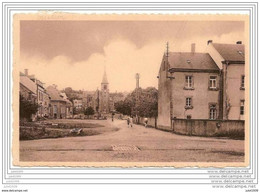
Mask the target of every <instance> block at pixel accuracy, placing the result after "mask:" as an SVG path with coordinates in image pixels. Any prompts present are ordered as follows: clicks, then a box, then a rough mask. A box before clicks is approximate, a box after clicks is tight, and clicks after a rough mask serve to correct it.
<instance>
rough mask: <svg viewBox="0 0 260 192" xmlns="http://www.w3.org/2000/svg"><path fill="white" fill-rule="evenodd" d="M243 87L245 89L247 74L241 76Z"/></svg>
mask: <svg viewBox="0 0 260 192" xmlns="http://www.w3.org/2000/svg"><path fill="white" fill-rule="evenodd" d="M240 88H241V89H245V75H242V76H241V87H240Z"/></svg>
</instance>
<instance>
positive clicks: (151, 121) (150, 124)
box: [134, 117, 157, 128]
mask: <svg viewBox="0 0 260 192" xmlns="http://www.w3.org/2000/svg"><path fill="white" fill-rule="evenodd" d="M147 119H148V123H147V124H148V127H155V128H156V126H157V119H156V118H147ZM134 123H136V124H137V123H138V124H141V125H144V117H139V122H138V121H137V119H136V117H134Z"/></svg>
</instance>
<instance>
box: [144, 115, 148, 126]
mask: <svg viewBox="0 0 260 192" xmlns="http://www.w3.org/2000/svg"><path fill="white" fill-rule="evenodd" d="M147 125H148V118H147V117H145V118H144V126H145V127H147Z"/></svg>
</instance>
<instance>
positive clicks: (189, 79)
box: [185, 75, 193, 88]
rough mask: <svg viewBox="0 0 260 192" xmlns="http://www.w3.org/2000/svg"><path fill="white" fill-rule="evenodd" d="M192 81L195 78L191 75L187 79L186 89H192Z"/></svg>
mask: <svg viewBox="0 0 260 192" xmlns="http://www.w3.org/2000/svg"><path fill="white" fill-rule="evenodd" d="M192 80H193V78H192V76H190V75H189V76H186V77H185V87H186V88H192V84H193V82H192Z"/></svg>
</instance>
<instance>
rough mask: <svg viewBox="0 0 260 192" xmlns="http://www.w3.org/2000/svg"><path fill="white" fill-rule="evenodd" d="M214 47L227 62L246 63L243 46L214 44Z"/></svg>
mask: <svg viewBox="0 0 260 192" xmlns="http://www.w3.org/2000/svg"><path fill="white" fill-rule="evenodd" d="M212 45H213V47H214V48H215V49H216V50H217V51H218V52H219V54H220V55H221V56H222V57H223V58H224V59H225V60H226V61H245V46H244V45H243V44H220V43H212Z"/></svg>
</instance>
